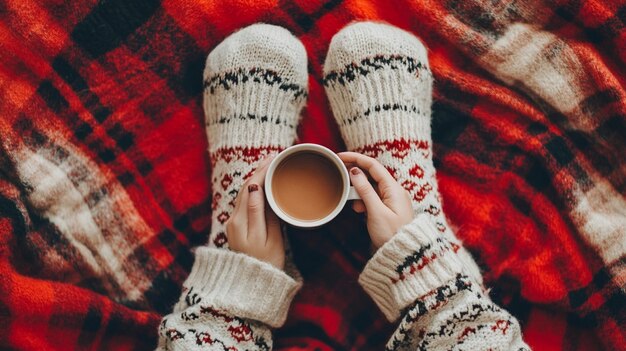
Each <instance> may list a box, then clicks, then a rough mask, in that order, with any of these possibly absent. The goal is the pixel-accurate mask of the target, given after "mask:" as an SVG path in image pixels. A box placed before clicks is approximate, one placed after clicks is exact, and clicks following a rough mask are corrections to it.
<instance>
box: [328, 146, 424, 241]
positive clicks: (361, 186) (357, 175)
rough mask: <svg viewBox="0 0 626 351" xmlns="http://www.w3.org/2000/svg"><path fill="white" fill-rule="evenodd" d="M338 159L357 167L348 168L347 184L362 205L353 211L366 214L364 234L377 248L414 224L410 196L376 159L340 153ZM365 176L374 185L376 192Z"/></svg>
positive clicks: (354, 206) (352, 153)
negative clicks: (401, 229) (403, 227)
mask: <svg viewBox="0 0 626 351" xmlns="http://www.w3.org/2000/svg"><path fill="white" fill-rule="evenodd" d="M339 158H341V160H342V161H343V162H344V163H345V164H346V165H347V166H348V167H351V166H356V167H351V168H349V173H350V181H351V182H352V185H353V186H354V188H355V190H356V192H357V193H358V194H359V196H361V199H362V200H363V201H362V202H361V201H358V200H357V201H354V203H353V204H352V208H353V209H354V210H355V211H356V212H359V213H363V212H365V213H366V215H367V230H368V232H369V234H370V238H371V239H372V243H373V244H374V246H376V248H379V247H381V246H382V245H383V244H384V243H386V242H387V241H388V240H389V239H391V238H392V237H393V236H394V235H395V234H396V232H397V231H398V229H400V227H402V226H403V225H405V224H408V223H410V222H411V221H412V220H413V208H412V205H411V198H410V196H409V193H408V192H407V191H406V190H405V189H404V188H403V187H402V186H401V185H400V184H398V182H396V180H395V179H394V178H393V177H392V176H391V174H389V172H388V171H387V169H386V168H385V167H384V166H383V165H381V164H380V163H379V162H378V161H376V160H375V159H373V158H371V157H368V156H365V155H362V154H359V153H356V152H342V153H340V154H339ZM364 172H367V173H368V174H369V176H370V177H371V178H372V179H373V180H374V182H376V185H377V190H376V189H374V187H373V186H372V184H370V182H369V180H368V177H367V175H366V173H364Z"/></svg>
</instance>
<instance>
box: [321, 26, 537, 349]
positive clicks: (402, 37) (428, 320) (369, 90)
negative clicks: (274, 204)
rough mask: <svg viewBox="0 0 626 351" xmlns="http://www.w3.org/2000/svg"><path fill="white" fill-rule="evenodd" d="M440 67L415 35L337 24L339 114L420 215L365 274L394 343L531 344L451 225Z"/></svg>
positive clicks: (348, 134) (332, 97) (328, 73)
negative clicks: (437, 141)
mask: <svg viewBox="0 0 626 351" xmlns="http://www.w3.org/2000/svg"><path fill="white" fill-rule="evenodd" d="M432 83H433V79H432V74H431V72H430V69H429V66H428V58H427V52H426V48H425V47H424V46H423V45H422V43H421V42H420V41H419V39H417V38H416V37H415V36H413V35H412V34H410V33H408V32H405V31H403V30H400V29H398V28H395V27H392V26H389V25H386V24H382V23H371V22H361V23H355V24H351V25H349V26H347V27H346V28H344V29H342V30H341V31H340V32H339V33H337V34H336V35H335V36H334V37H333V39H332V41H331V43H330V47H329V49H328V55H327V57H326V63H325V65H324V85H325V87H326V93H327V95H328V99H329V101H330V105H331V107H332V110H333V113H334V115H335V119H336V120H337V124H338V125H339V128H340V130H341V134H342V136H343V137H344V139H345V141H346V145H347V146H348V148H349V149H350V150H352V151H356V152H360V153H363V154H367V155H369V156H371V157H374V158H376V159H377V160H378V161H379V162H381V163H382V164H383V165H384V166H385V167H386V168H387V170H388V171H389V172H390V173H391V174H392V175H393V176H394V177H395V178H396V180H398V182H400V184H402V186H403V187H404V188H405V189H406V190H407V191H408V192H409V194H410V195H411V199H412V203H413V209H414V212H415V215H416V218H415V220H414V221H413V222H411V223H410V224H408V225H406V226H404V227H403V228H401V229H400V230H399V232H398V233H397V234H396V235H395V236H394V237H393V238H392V239H391V240H390V241H389V242H387V243H386V244H385V245H383V247H381V248H380V249H379V250H378V251H377V252H376V254H375V255H374V257H373V258H372V259H371V260H370V261H369V262H368V264H367V265H366V267H365V269H364V271H363V272H362V274H361V276H360V278H359V282H360V283H361V285H362V286H363V287H364V289H365V290H366V291H367V292H368V294H370V296H371V297H372V298H373V299H374V301H375V302H376V304H377V305H378V306H379V307H380V309H381V310H382V312H383V313H384V314H385V316H386V317H387V318H388V319H389V320H390V321H395V320H397V319H398V318H399V317H401V316H402V320H401V323H400V325H399V327H398V329H397V330H396V332H395V333H394V334H393V336H392V337H391V339H390V340H389V342H388V344H387V348H388V349H389V350H416V349H418V350H426V349H428V350H434V349H437V350H440V349H441V350H449V349H463V350H483V349H494V350H496V349H498V350H508V349H516V350H524V349H528V347H527V346H526V345H525V344H524V342H523V341H522V339H521V332H520V327H519V324H518V322H517V320H515V318H513V317H512V316H511V315H510V314H509V313H508V312H506V311H504V310H502V309H500V308H499V307H498V306H496V305H495V304H494V303H493V302H491V301H490V300H489V297H488V296H486V295H485V294H484V293H483V291H482V290H483V289H482V277H481V275H480V271H479V269H478V266H477V265H476V262H475V261H474V260H473V259H472V257H471V255H470V254H469V253H468V252H467V251H466V250H465V249H464V248H463V247H462V244H461V241H460V240H459V239H458V238H457V237H456V236H455V234H454V232H453V231H452V230H451V229H450V226H449V225H448V223H447V220H446V218H445V215H444V213H443V210H442V206H441V200H440V195H439V191H438V188H437V179H436V176H435V168H434V165H433V161H432V139H431V129H430V115H431V102H432Z"/></svg>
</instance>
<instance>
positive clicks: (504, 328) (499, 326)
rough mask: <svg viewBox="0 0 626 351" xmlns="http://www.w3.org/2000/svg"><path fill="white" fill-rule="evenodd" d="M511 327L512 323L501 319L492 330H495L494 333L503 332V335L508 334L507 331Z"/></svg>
mask: <svg viewBox="0 0 626 351" xmlns="http://www.w3.org/2000/svg"><path fill="white" fill-rule="evenodd" d="M509 325H511V322H509V321H505V320H504V319H500V320H498V321H497V322H496V325H494V326H493V327H491V330H493V331H494V332H495V331H496V330H502V334H506V331H507V329H509Z"/></svg>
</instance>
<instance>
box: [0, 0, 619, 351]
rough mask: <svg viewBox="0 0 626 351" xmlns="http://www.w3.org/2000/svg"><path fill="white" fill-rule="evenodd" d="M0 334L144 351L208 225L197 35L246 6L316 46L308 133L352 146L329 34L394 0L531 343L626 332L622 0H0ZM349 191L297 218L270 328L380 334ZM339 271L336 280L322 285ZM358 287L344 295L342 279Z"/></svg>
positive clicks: (491, 266)
mask: <svg viewBox="0 0 626 351" xmlns="http://www.w3.org/2000/svg"><path fill="white" fill-rule="evenodd" d="M0 8H1V10H0V23H1V25H0V49H1V50H0V52H2V53H3V55H2V60H0V67H1V69H0V115H1V116H2V117H1V118H0V349H11V350H66V349H94V350H118V349H124V350H153V349H154V348H155V346H156V345H157V343H158V337H159V333H158V326H159V323H160V322H161V320H162V318H163V316H165V315H167V314H169V313H171V311H172V306H174V305H175V304H176V302H177V301H178V300H179V298H180V295H181V288H182V287H183V286H184V282H185V281H186V279H187V278H188V276H189V273H190V271H191V269H192V266H193V263H194V256H193V250H192V249H193V248H195V247H198V246H203V245H208V244H207V243H208V242H209V235H210V233H211V225H212V223H213V220H212V214H211V213H212V212H213V211H212V209H211V207H212V203H213V199H214V197H213V192H214V189H213V182H212V176H211V173H212V169H211V159H210V156H209V153H208V152H207V149H208V148H209V145H208V142H207V140H208V138H207V135H206V132H205V124H206V118H205V114H204V112H203V106H202V105H203V94H204V89H203V74H202V72H203V69H204V68H205V63H206V58H207V54H208V53H209V52H211V51H212V50H213V49H214V48H215V47H216V46H217V45H219V43H220V42H222V41H223V39H224V38H226V37H227V36H229V35H230V34H232V33H233V32H234V31H236V30H237V29H239V28H244V27H246V26H249V25H251V24H253V23H257V22H266V23H272V24H276V25H279V26H282V27H285V28H287V29H288V30H289V31H290V32H292V33H294V35H295V36H297V37H298V38H299V39H300V40H301V42H302V43H303V45H304V46H305V48H306V51H307V53H308V60H309V62H308V73H309V75H308V81H309V97H308V102H307V108H306V109H305V110H304V112H303V115H302V120H301V122H300V124H299V128H298V132H297V135H298V139H299V140H300V141H302V142H308V143H317V144H321V145H324V146H326V147H328V148H330V149H332V150H333V151H336V152H340V151H344V150H346V144H345V141H344V140H342V138H341V133H340V130H339V129H338V126H337V123H336V121H335V119H334V117H333V113H332V112H331V107H330V104H329V99H328V97H327V95H326V94H324V85H323V76H324V74H323V64H324V61H325V58H326V56H327V55H326V54H327V52H328V48H329V44H330V42H331V38H332V37H333V36H334V35H335V34H336V33H337V32H338V31H340V30H341V29H342V28H343V27H345V26H346V25H347V24H348V23H350V22H353V21H363V20H371V21H385V22H388V23H390V24H392V25H394V26H396V27H399V28H402V29H404V30H406V31H408V32H411V33H413V34H415V35H416V36H417V37H419V38H420V40H421V41H422V42H423V43H424V44H425V45H426V47H428V57H429V66H430V70H431V72H432V75H433V78H434V85H433V105H432V138H433V161H434V164H435V166H436V170H437V180H438V182H437V183H438V186H439V193H440V194H441V197H442V198H443V200H444V201H443V208H444V209H445V214H446V217H447V219H448V221H447V223H448V224H449V225H450V226H451V228H452V229H453V230H454V233H455V235H456V237H457V238H458V239H459V240H460V241H462V243H463V247H465V248H466V249H467V250H468V251H469V252H471V253H472V257H474V259H475V260H476V262H477V263H478V264H479V267H480V271H481V272H482V273H483V279H484V286H485V287H487V288H489V289H490V290H489V296H490V298H491V299H492V300H493V301H494V302H496V303H497V304H498V305H500V306H502V307H503V308H505V309H506V310H508V311H509V312H510V313H511V314H512V315H514V316H515V317H516V319H517V320H519V322H520V324H521V326H522V329H523V337H524V341H526V342H527V343H528V345H529V346H530V347H531V348H533V349H538V350H542V349H549V350H568V351H590V350H593V351H596V350H622V349H626V346H625V345H626V334H625V331H626V328H624V327H623V326H624V322H623V321H624V320H626V317H625V316H624V308H623V306H624V303H623V301H624V291H625V290H626V288H625V286H624V279H623V277H624V271H625V270H624V268H625V267H626V260H624V255H625V252H626V250H625V246H624V244H625V243H626V238H625V235H626V234H625V233H626V230H625V229H624V228H626V222H625V220H626V202H625V201H624V197H623V195H622V194H623V193H624V192H625V191H624V189H626V188H625V184H626V169H625V168H624V167H623V164H624V162H623V150H625V149H626V142H625V139H624V137H623V136H624V135H626V123H625V118H624V116H626V104H625V103H624V102H625V101H626V89H625V85H624V81H625V78H624V76H625V75H624V70H623V69H622V67H624V66H625V65H626V46H625V45H626V41H624V38H625V36H626V26H623V25H622V23H623V22H624V5H623V4H620V3H619V2H614V1H613V2H611V1H603V0H586V1H567V0H566V1H536V0H524V1H511V0H504V1H497V2H494V1H407V2H397V1H379V0H351V1H341V0H339V1H337V0H329V1H295V2H293V1H278V2H276V1H246V0H243V1H230V2H224V1H214V0H205V1H189V0H168V1H161V2H159V1H152V0H141V1H125V0H107V1H29V0H6V1H3V2H2V5H1V6H0ZM365 230H366V228H365V224H364V223H363V222H362V221H359V220H358V216H357V215H356V214H354V213H353V212H352V211H350V209H349V208H348V209H346V210H345V211H343V212H342V214H341V215H340V216H339V217H337V219H336V220H334V221H333V222H332V223H329V225H328V226H324V227H323V228H319V229H317V230H313V231H309V230H300V229H297V228H288V230H287V232H288V235H289V244H290V246H291V248H292V250H293V252H294V253H295V254H294V255H293V257H294V260H295V263H296V264H297V266H298V268H299V270H300V272H301V273H302V276H303V278H304V282H305V286H304V287H303V289H301V290H300V291H299V292H298V294H296V296H295V297H294V300H293V302H292V306H291V310H290V313H289V314H288V318H287V321H286V322H285V325H284V326H283V327H281V328H280V329H277V330H276V331H275V332H274V340H273V344H274V348H275V349H278V350H292V349H294V348H301V349H314V348H319V349H321V350H324V351H325V350H339V349H343V350H348V349H355V350H380V349H383V348H384V345H385V343H386V342H387V341H388V339H389V336H390V335H392V333H393V332H394V328H396V327H397V325H393V324H390V323H388V321H387V319H386V318H385V316H384V315H383V314H382V313H381V312H380V311H379V309H378V308H377V306H376V304H375V303H374V302H373V300H372V298H370V296H368V294H367V293H366V292H365V291H364V290H363V289H362V287H361V286H360V285H359V284H358V281H357V277H358V276H359V273H360V272H361V271H362V270H363V267H364V266H365V265H366V262H367V261H368V259H370V258H371V254H372V253H371V251H370V250H371V248H370V240H369V238H368V236H367V235H366V232H365ZM337 290H340V291H341V292H342V294H337ZM346 296H349V298H346Z"/></svg>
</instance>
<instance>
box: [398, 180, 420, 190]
mask: <svg viewBox="0 0 626 351" xmlns="http://www.w3.org/2000/svg"><path fill="white" fill-rule="evenodd" d="M401 185H402V187H403V188H404V189H406V191H408V192H411V191H413V188H415V187H416V186H417V184H416V183H415V182H414V181H411V180H408V179H407V180H405V181H403V182H402V184H401Z"/></svg>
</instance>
